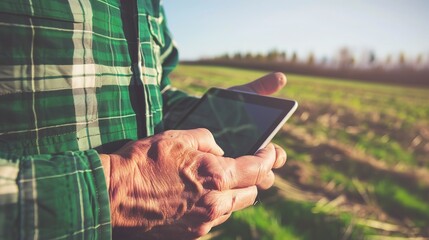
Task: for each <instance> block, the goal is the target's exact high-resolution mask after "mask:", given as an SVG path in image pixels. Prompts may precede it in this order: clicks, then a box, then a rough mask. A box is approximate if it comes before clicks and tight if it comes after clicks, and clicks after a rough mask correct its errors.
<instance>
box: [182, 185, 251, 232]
mask: <svg viewBox="0 0 429 240" xmlns="http://www.w3.org/2000/svg"><path fill="white" fill-rule="evenodd" d="M257 195H258V190H257V188H256V186H251V187H247V188H238V189H231V190H226V191H211V192H209V193H207V194H206V195H204V196H203V197H202V198H201V199H200V200H199V201H198V202H197V203H196V204H195V206H194V207H193V208H192V210H190V212H189V213H188V214H187V217H186V221H187V225H188V226H192V227H197V226H199V225H201V224H202V223H210V222H213V221H216V219H219V218H224V216H229V215H231V213H232V212H235V211H238V210H241V209H243V208H246V207H248V206H251V205H253V203H254V202H255V199H256V196H257Z"/></svg>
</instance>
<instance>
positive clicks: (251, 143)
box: [176, 88, 296, 157]
mask: <svg viewBox="0 0 429 240" xmlns="http://www.w3.org/2000/svg"><path fill="white" fill-rule="evenodd" d="M294 108H296V102H295V101H292V100H285V99H278V98H271V97H265V96H259V95H255V94H249V93H242V92H236V91H229V90H223V89H217V88H213V89H210V90H209V91H208V92H207V93H206V94H205V95H204V96H203V97H202V98H201V100H200V101H199V103H198V104H197V105H196V106H195V107H194V108H193V109H192V110H191V111H190V113H189V114H188V115H187V116H186V117H185V119H183V120H182V121H181V122H180V123H179V125H178V127H177V128H176V129H193V128H200V127H201V128H207V129H208V130H210V131H211V132H212V134H213V136H214V137H215V140H216V142H217V144H218V145H219V146H220V147H221V148H222V149H223V150H224V152H225V156H227V157H238V156H242V155H249V154H254V153H255V152H256V151H257V150H258V149H259V148H260V147H261V146H262V145H263V144H264V143H265V142H266V139H267V138H269V137H272V136H271V135H273V132H274V133H275V131H277V130H278V129H279V128H280V127H281V126H280V124H281V125H282V124H283V123H284V122H285V121H286V119H287V116H288V114H289V115H290V114H291V113H292V112H293V110H294Z"/></svg>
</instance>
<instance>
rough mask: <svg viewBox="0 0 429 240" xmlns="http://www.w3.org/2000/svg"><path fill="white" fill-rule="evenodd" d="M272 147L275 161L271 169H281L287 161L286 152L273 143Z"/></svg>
mask: <svg viewBox="0 0 429 240" xmlns="http://www.w3.org/2000/svg"><path fill="white" fill-rule="evenodd" d="M273 145H274V148H275V150H276V161H275V162H274V164H273V168H275V169H277V168H281V167H282V166H283V165H284V164H285V163H286V160H287V154H286V151H285V150H284V149H283V148H282V147H280V146H279V145H277V144H275V143H273Z"/></svg>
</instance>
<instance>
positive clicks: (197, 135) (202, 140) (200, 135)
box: [182, 128, 224, 156]
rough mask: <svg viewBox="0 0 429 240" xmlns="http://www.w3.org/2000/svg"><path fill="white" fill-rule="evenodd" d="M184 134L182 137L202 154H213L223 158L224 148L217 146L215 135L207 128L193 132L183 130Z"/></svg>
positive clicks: (193, 130)
mask: <svg viewBox="0 0 429 240" xmlns="http://www.w3.org/2000/svg"><path fill="white" fill-rule="evenodd" d="M182 132H183V134H182V136H184V137H185V138H186V140H188V141H189V143H190V144H191V146H193V147H194V148H195V149H197V150H199V151H202V152H208V153H212V154H214V155H217V156H223V154H224V152H223V150H222V148H220V147H219V145H217V143H216V141H215V139H214V137H213V134H212V133H211V132H210V131H209V130H207V129H205V128H197V129H192V130H183V131H182Z"/></svg>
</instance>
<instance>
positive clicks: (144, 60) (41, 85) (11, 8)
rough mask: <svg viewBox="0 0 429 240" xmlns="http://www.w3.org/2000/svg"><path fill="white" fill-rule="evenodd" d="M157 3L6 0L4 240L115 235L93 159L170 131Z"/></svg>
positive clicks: (0, 113)
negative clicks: (144, 138) (125, 145)
mask: <svg viewBox="0 0 429 240" xmlns="http://www.w3.org/2000/svg"><path fill="white" fill-rule="evenodd" d="M176 64H177V50H176V48H175V47H174V45H173V43H172V40H171V37H170V33H169V31H168V29H167V27H166V23H165V18H164V14H163V9H162V6H160V3H159V2H157V1H154V0H122V1H120V0H58V1H51V0H1V1H0V239H83V238H84V239H110V238H111V225H110V211H109V198H108V192H107V188H106V184H105V178H104V173H103V168H102V165H101V162H100V159H99V156H98V153H100V152H103V153H109V152H113V151H115V150H116V149H118V148H119V147H120V146H122V144H123V143H124V142H125V141H128V140H135V139H138V138H142V137H146V136H150V135H152V134H155V133H157V132H160V131H162V130H163V129H164V128H165V127H168V126H169V125H170V126H171V125H172V124H174V121H175V119H177V118H178V117H179V116H180V115H181V114H182V113H183V112H184V110H185V109H187V107H188V106H189V104H192V103H193V102H194V99H193V98H190V97H188V96H186V95H185V94H184V93H182V92H179V91H175V90H174V89H173V88H171V87H170V81H169V79H168V77H167V76H168V74H169V72H171V70H172V69H173V68H174V66H175V65H176Z"/></svg>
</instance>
